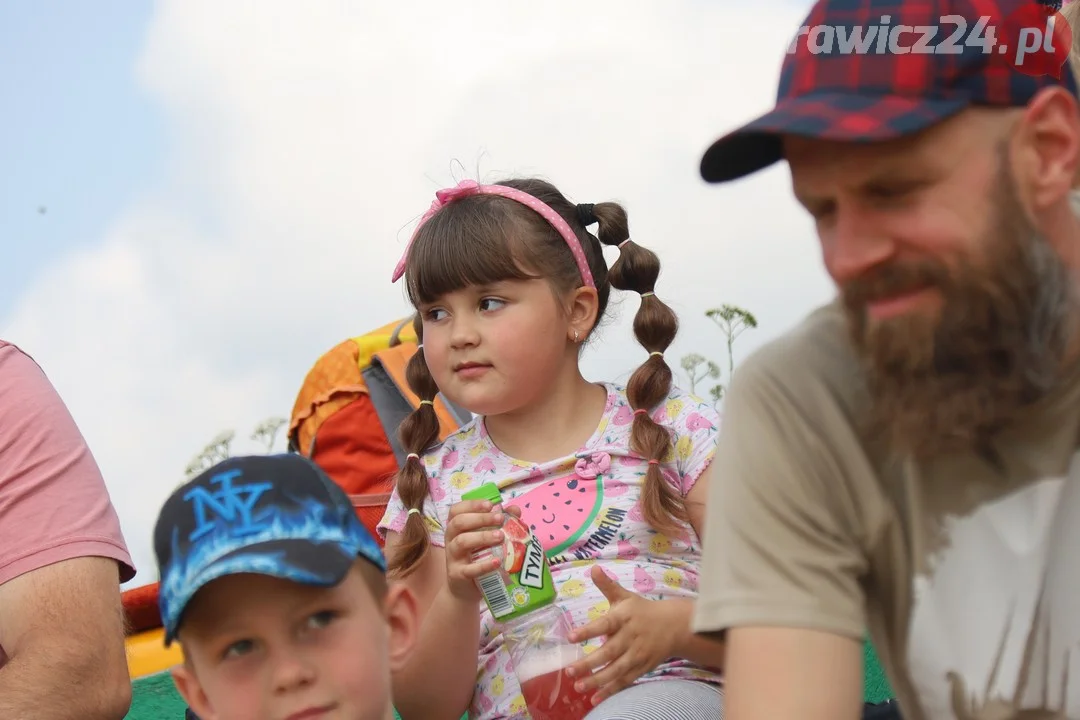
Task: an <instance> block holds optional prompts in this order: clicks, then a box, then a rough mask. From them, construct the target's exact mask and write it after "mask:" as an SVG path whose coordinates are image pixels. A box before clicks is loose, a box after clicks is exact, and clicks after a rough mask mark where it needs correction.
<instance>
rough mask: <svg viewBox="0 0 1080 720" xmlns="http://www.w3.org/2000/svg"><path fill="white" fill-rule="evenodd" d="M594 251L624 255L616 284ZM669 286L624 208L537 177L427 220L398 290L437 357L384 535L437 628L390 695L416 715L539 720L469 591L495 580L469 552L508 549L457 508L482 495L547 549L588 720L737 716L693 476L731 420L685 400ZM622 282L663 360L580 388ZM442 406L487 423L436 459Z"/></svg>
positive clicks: (425, 382)
mask: <svg viewBox="0 0 1080 720" xmlns="http://www.w3.org/2000/svg"><path fill="white" fill-rule="evenodd" d="M594 224H595V225H597V226H598V232H597V234H596V235H595V236H594V235H592V234H591V233H589V231H588V230H586V227H588V226H591V225H594ZM601 243H603V244H604V245H611V246H615V247H617V248H618V249H619V253H620V255H619V259H618V260H617V261H616V262H615V263H614V265H613V266H612V267H611V268H610V269H609V268H608V267H607V264H606V262H605V260H604V256H603V252H602V248H601ZM659 272H660V265H659V261H658V260H657V257H656V255H655V254H653V253H652V252H651V251H649V250H647V249H645V248H643V247H641V246H640V245H638V244H636V243H635V242H634V241H632V240H630V239H629V231H628V229H627V219H626V212H625V211H624V210H623V208H622V207H621V206H619V205H617V204H615V203H600V204H598V205H574V204H572V203H571V202H570V201H568V200H567V199H566V198H565V197H564V196H563V195H562V194H561V193H560V192H559V191H558V190H556V189H555V188H554V187H552V186H551V185H550V184H548V183H547V182H543V181H541V180H512V181H508V182H504V183H501V184H498V185H486V186H482V185H477V184H476V183H475V182H471V181H465V182H463V183H461V184H459V185H458V186H457V187H455V188H452V189H450V190H443V191H440V192H439V193H438V194H437V197H436V200H435V202H434V203H433V205H432V207H431V209H430V210H429V211H428V212H427V214H425V215H424V217H423V218H422V219H421V221H420V226H419V227H418V228H417V230H416V233H415V234H414V236H413V239H412V241H411V243H410V246H409V248H408V249H407V250H406V256H405V257H404V258H402V261H401V263H399V264H398V268H397V271H396V272H395V275H394V280H395V281H396V280H397V279H398V278H399V277H401V276H402V275H404V277H405V283H406V287H407V291H408V294H409V298H410V300H411V301H412V303H413V305H414V306H415V307H416V310H417V320H416V326H417V335H418V336H419V337H420V338H421V342H422V345H421V350H420V352H418V353H417V354H416V355H415V356H414V357H413V359H412V361H411V363H410V365H409V367H408V372H407V374H408V380H409V384H410V386H411V387H412V389H413V391H414V392H415V393H416V394H417V395H418V396H419V397H420V398H421V400H422V403H421V405H420V406H419V407H418V408H417V410H416V411H415V412H413V413H412V414H411V415H409V416H408V417H407V418H406V420H405V422H404V423H403V424H402V426H401V431H400V435H401V439H402V442H403V444H404V445H405V447H406V449H407V450H408V451H409V452H410V453H411V454H410V455H409V457H408V459H407V460H406V462H405V464H404V466H403V467H402V469H401V472H400V474H399V475H398V478H397V487H396V489H395V491H394V494H393V496H392V498H391V500H390V504H389V506H388V508H387V511H386V515H385V516H384V517H383V520H382V522H381V524H380V526H379V531H380V532H381V533H383V535H384V536H385V537H386V550H387V554H388V558H389V561H390V568H391V571H392V572H393V573H394V575H395V576H396V578H397V579H398V580H399V581H401V582H404V583H407V584H408V585H409V586H410V588H411V589H412V590H413V592H414V593H415V594H416V596H417V597H418V598H419V603H420V611H421V613H422V615H423V617H424V622H423V626H422V632H421V634H420V637H421V639H420V641H419V647H418V649H417V651H416V653H415V655H414V656H413V658H412V660H411V662H410V663H409V665H408V667H407V668H406V669H405V671H403V672H402V673H400V674H399V675H398V676H397V677H396V678H395V692H394V695H395V703H396V705H397V707H398V709H399V711H400V712H401V714H402V716H403V717H406V718H412V717H416V718H425V720H439V718H446V720H458V718H460V716H461V714H462V712H463V711H465V710H466V708H467V709H468V711H469V717H470V718H473V719H474V720H496V719H497V718H527V717H528V714H527V711H526V710H525V703H524V700H523V697H522V694H521V690H520V688H519V686H518V682H517V679H516V677H515V675H514V672H513V667H512V665H511V664H510V658H509V653H508V652H507V651H506V649H505V648H504V647H503V641H502V635H501V634H500V633H499V629H498V627H497V625H496V624H495V623H494V621H493V618H492V615H491V613H490V612H489V611H488V609H487V607H486V605H485V604H484V603H483V601H482V598H481V595H480V592H479V590H478V589H477V587H476V584H475V582H474V580H475V578H477V577H478V576H480V575H482V574H484V573H487V572H490V571H491V570H492V569H493V568H494V567H496V566H497V564H498V561H497V560H496V561H494V563H493V562H492V561H490V560H482V561H476V562H474V561H473V560H472V555H473V553H474V552H476V551H477V550H480V549H482V548H485V547H490V546H492V545H494V544H496V543H498V542H499V539H500V537H501V531H498V530H492V528H493V527H498V526H499V523H500V522H501V518H500V517H499V515H498V514H497V513H494V512H492V511H491V505H490V504H488V503H485V502H482V501H475V500H474V501H464V502H463V501H461V496H462V494H463V493H465V492H467V491H469V490H471V489H473V488H475V487H478V486H479V485H482V484H483V483H486V482H495V483H497V484H498V485H499V486H500V488H502V492H503V498H504V503H505V504H506V505H507V506H515V507H516V508H517V509H516V510H513V509H510V510H509V511H511V512H515V513H520V517H521V518H522V519H523V520H524V521H525V522H526V524H528V525H529V526H530V527H531V528H532V529H533V531H534V532H535V533H536V534H537V536H538V537H539V539H540V540H541V542H542V543H543V545H544V548H545V550H546V552H547V555H548V558H549V559H550V564H551V574H552V577H553V578H554V581H555V584H556V587H557V588H558V593H559V595H558V601H559V602H560V604H561V605H562V606H563V607H564V608H566V609H567V610H569V611H570V612H571V614H572V616H573V620H574V626H575V627H576V628H577V633H578V636H577V637H575V638H574V639H575V640H584V641H586V642H585V647H586V651H587V652H589V654H588V655H587V656H586V659H585V660H584V661H582V662H580V663H578V664H577V665H576V666H575V667H574V670H575V677H578V678H580V680H578V682H579V683H582V684H583V685H582V689H583V690H585V691H593V690H595V691H597V692H596V694H595V696H594V702H597V703H599V705H598V706H597V707H596V708H594V710H593V711H592V713H591V714H590V715H589V718H590V720H591V719H593V718H595V719H596V720H601V719H603V720H616V719H626V720H631V719H633V718H649V719H650V720H663V719H664V718H671V719H672V720H674V719H675V718H678V720H698V719H699V718H700V719H701V720H715V719H718V718H720V717H722V714H721V691H720V683H721V679H720V675H719V673H718V671H717V670H715V669H710V666H714V665H718V664H719V662H720V660H719V655H720V650H721V648H720V646H719V644H717V643H713V642H711V641H707V640H703V639H698V638H695V637H694V636H693V634H692V633H691V631H690V615H691V611H692V605H693V599H694V597H695V596H696V594H697V586H698V579H697V567H698V561H699V559H700V551H701V544H700V540H699V537H700V535H701V530H702V516H703V513H704V501H705V494H706V492H707V487H706V484H705V483H703V482H698V480H699V478H700V477H701V475H702V472H703V471H704V470H705V468H706V467H707V466H708V465H709V463H710V461H711V460H712V457H713V451H714V448H715V445H716V436H717V430H718V425H719V418H718V417H717V414H716V412H715V411H714V410H713V408H712V407H711V406H709V405H708V404H706V403H704V402H703V401H701V400H700V399H698V398H696V397H693V396H691V395H686V394H683V393H680V392H678V391H677V390H674V389H673V388H672V384H671V381H672V373H671V369H670V368H669V367H668V364H667V363H666V362H665V360H664V351H665V350H666V349H667V347H668V346H669V345H670V344H671V342H672V340H673V339H674V338H675V334H676V331H677V329H678V321H677V319H676V317H675V314H674V313H673V312H672V311H671V309H670V308H669V307H668V306H667V305H665V304H664V303H663V302H661V301H660V300H659V299H658V298H657V297H656V296H655V295H654V294H653V287H654V284H655V283H656V279H657V276H658V275H659ZM613 287H614V288H617V289H620V290H631V291H634V292H637V293H639V294H640V295H641V306H640V308H639V310H638V312H637V316H636V317H635V318H634V333H635V335H636V336H637V339H638V340H639V342H641V344H642V345H643V346H644V347H645V350H646V351H647V352H648V355H647V357H646V360H645V362H644V364H642V365H641V366H640V367H639V368H638V369H637V370H636V371H635V372H634V373H633V375H632V376H631V377H630V380H629V383H628V385H627V387H625V388H623V387H620V386H618V385H615V384H613V383H597V384H594V383H591V382H589V381H587V380H585V379H584V378H583V377H582V375H581V370H580V368H579V364H578V357H579V354H580V351H581V346H582V344H583V343H584V342H586V341H587V340H588V338H589V336H590V335H591V333H592V332H593V330H594V329H595V327H596V325H597V322H598V320H599V319H600V318H602V317H603V315H604V312H605V310H606V308H607V304H608V298H609V295H610V293H611V288H613ZM440 391H441V392H442V393H443V394H444V395H445V396H446V397H447V398H449V399H450V400H452V401H454V402H455V403H457V404H459V405H461V406H462V407H465V408H467V409H468V410H470V411H472V412H473V413H476V414H477V415H479V416H480V417H478V418H477V419H476V420H474V421H473V422H472V423H469V424H467V425H465V426H464V427H462V428H461V429H460V430H458V431H457V432H456V433H454V434H453V435H451V436H450V437H448V438H447V439H446V440H445V442H443V443H442V444H441V445H438V446H436V444H437V441H438V431H439V426H438V421H437V419H436V416H435V412H434V409H433V407H432V406H431V401H432V400H433V399H434V398H435V396H436V394H437V393H438V392H440ZM605 573H606V574H605ZM593 670H596V672H595V674H590V672H591V671H593ZM639 680H641V682H640V683H638V681H639ZM634 683H638V684H635V685H632V684H634ZM631 685H632V686H631ZM623 688H626V689H623ZM608 698H610V699H608Z"/></svg>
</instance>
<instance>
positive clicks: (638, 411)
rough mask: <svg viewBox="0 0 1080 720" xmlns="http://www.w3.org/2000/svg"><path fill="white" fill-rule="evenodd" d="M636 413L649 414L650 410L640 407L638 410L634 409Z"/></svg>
mask: <svg viewBox="0 0 1080 720" xmlns="http://www.w3.org/2000/svg"><path fill="white" fill-rule="evenodd" d="M634 414H635V415H648V414H649V411H648V410H646V409H645V408H638V409H637V410H635V411H634Z"/></svg>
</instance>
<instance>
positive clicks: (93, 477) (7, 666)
mask: <svg viewBox="0 0 1080 720" xmlns="http://www.w3.org/2000/svg"><path fill="white" fill-rule="evenodd" d="M132 575H134V569H133V568H132V567H131V558H130V556H129V554H128V552H127V548H126V547H125V545H124V538H123V535H122V533H121V531H120V522H119V519H118V518H117V515H116V511H115V509H114V508H113V506H112V503H111V502H110V498H109V493H108V491H107V489H106V487H105V481H104V480H103V479H102V476H101V472H100V470H99V469H98V466H97V463H96V462H95V461H94V458H93V456H92V455H91V453H90V450H89V448H87V446H86V442H85V440H84V439H83V437H82V434H81V433H80V432H79V429H78V427H77V426H76V425H75V421H74V420H73V419H72V417H71V414H70V413H69V412H68V410H67V407H66V406H65V405H64V403H63V401H62V400H61V399H60V396H59V395H58V394H57V392H56V390H55V389H54V388H53V386H52V384H51V383H50V382H49V380H48V378H46V377H45V374H44V373H43V372H42V370H41V368H39V367H38V366H37V364H36V363H34V361H33V360H31V359H30V358H29V357H28V356H27V355H25V354H24V353H22V352H21V351H20V350H19V349H18V348H16V347H14V346H12V345H9V344H7V343H4V342H3V341H0V718H3V720H63V719H66V718H72V719H73V720H74V719H75V718H78V719H79V720H120V718H123V717H124V715H125V713H126V709H127V706H128V704H129V703H130V698H131V687H130V681H129V680H128V677H127V658H126V657H125V653H124V633H123V619H122V612H123V610H122V604H121V600H120V582H122V581H124V580H128V579H130V578H131V577H132ZM5 656H6V658H7V661H6V663H5V661H4V658H5Z"/></svg>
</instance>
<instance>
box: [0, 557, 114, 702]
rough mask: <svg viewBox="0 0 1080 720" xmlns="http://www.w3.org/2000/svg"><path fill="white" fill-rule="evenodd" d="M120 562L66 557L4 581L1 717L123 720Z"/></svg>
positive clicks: (0, 588) (1, 590) (0, 612)
mask: <svg viewBox="0 0 1080 720" xmlns="http://www.w3.org/2000/svg"><path fill="white" fill-rule="evenodd" d="M116 578H117V575H116V561H115V560H111V559H108V558H101V557H82V558H74V559H71V560H64V561H61V562H58V563H54V564H52V565H47V566H45V567H43V568H39V569H37V570H32V571H31V572H28V573H25V574H23V575H20V576H19V577H17V578H15V579H14V580H11V581H9V582H7V583H4V584H3V585H0V646H2V647H3V648H4V650H5V652H6V653H7V655H8V657H9V660H8V662H7V664H5V665H4V666H3V667H0V718H4V719H5V720H69V719H70V720H121V719H122V718H123V717H124V716H125V715H126V714H127V711H128V708H129V706H130V704H131V679H130V678H129V676H128V669H127V658H126V656H125V653H124V619H123V611H122V609H121V604H120V586H119V584H118V583H117V581H116Z"/></svg>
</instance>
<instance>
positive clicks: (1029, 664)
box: [695, 0, 1080, 720]
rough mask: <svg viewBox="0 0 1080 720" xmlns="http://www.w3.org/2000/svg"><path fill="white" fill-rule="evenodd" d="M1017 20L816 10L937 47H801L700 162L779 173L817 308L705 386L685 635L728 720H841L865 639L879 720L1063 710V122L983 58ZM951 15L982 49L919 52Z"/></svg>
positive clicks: (1079, 166)
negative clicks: (695, 643)
mask: <svg viewBox="0 0 1080 720" xmlns="http://www.w3.org/2000/svg"><path fill="white" fill-rule="evenodd" d="M1032 8H1033V5H1032V4H1031V0H1024V1H1023V2H1020V1H1018V0H1012V1H1006V2H1000V3H994V2H988V1H984V0H977V1H976V0H972V2H971V4H968V3H966V2H960V1H959V0H955V1H948V2H941V1H928V2H913V1H912V0H906V1H905V2H891V3H890V2H885V1H884V0H821V1H819V2H817V3H816V4H815V5H814V7H813V9H812V10H811V12H810V15H809V17H808V18H807V20H806V22H805V23H804V27H805V28H811V29H813V28H815V27H818V28H820V27H830V28H833V29H834V31H835V34H836V36H839V35H840V29H844V30H846V31H850V29H852V28H853V25H857V24H858V23H865V24H866V25H865V26H864V28H863V29H864V30H865V29H866V26H869V25H878V24H888V25H889V26H890V27H894V28H895V27H897V26H901V25H906V26H908V30H909V34H910V32H911V29H912V28H914V31H915V32H919V31H920V28H921V27H922V28H924V27H927V26H935V25H937V24H939V23H940V27H939V28H938V31H937V32H936V39H934V40H932V42H931V43H930V49H931V50H933V49H934V48H937V53H934V54H927V53H926V52H922V53H920V52H915V51H914V50H911V51H910V52H908V53H907V54H898V52H895V51H894V49H893V48H891V47H890V48H889V50H888V51H887V52H881V53H878V52H877V51H876V50H875V51H872V52H870V53H869V54H862V55H859V54H850V53H849V54H843V53H842V49H840V48H841V45H840V44H837V43H834V44H833V45H832V48H831V49H830V48H827V47H826V48H825V49H822V48H821V45H820V44H819V45H817V46H816V47H814V48H813V50H810V49H808V48H807V42H806V41H807V34H806V33H801V34H800V35H799V37H798V38H797V39H796V41H795V48H794V51H793V52H792V53H791V54H789V55H788V56H787V58H786V61H785V63H784V67H783V70H782V73H781V80H780V89H779V93H778V100H777V106H776V108H775V109H774V110H773V111H771V112H770V113H768V114H766V115H765V116H763V117H761V118H758V119H757V120H755V121H753V122H751V123H750V124H748V125H746V126H744V127H743V128H741V129H739V130H737V131H735V132H733V133H731V134H729V135H727V136H725V137H723V138H721V139H720V140H718V141H717V142H716V143H715V144H714V145H713V146H712V147H711V148H710V149H709V150H708V152H707V153H706V155H705V157H704V159H703V161H702V174H703V176H704V178H705V179H706V180H709V181H712V182H724V181H728V180H733V179H735V178H738V177H743V176H745V175H748V174H750V173H752V172H755V171H756V170H758V169H761V168H764V167H766V166H769V165H771V164H772V163H774V162H776V161H779V160H781V159H786V160H787V162H788V164H789V166H790V171H791V178H792V186H793V190H794V194H795V196H796V198H797V199H798V201H799V202H800V203H801V204H802V205H803V206H804V207H805V208H806V210H807V211H808V212H809V213H810V215H811V216H812V217H813V218H814V220H815V223H816V228H817V234H818V238H819V241H820V245H821V252H822V257H823V260H824V265H825V268H826V270H827V271H828V273H829V275H830V276H831V277H832V279H833V280H834V282H835V283H836V286H837V289H838V291H839V292H838V298H837V299H836V301H835V302H833V303H830V304H829V305H827V306H825V307H822V308H819V309H818V310H816V311H815V312H813V313H812V314H810V315H809V317H807V318H806V319H805V320H804V321H803V322H802V323H801V324H800V325H799V326H798V327H796V328H795V329H793V330H792V331H791V332H789V333H787V334H786V335H785V336H783V337H781V338H780V339H778V340H776V341H775V342H772V343H771V344H769V345H767V346H766V347H764V348H763V349H761V350H760V351H758V352H757V353H755V354H754V355H753V356H752V357H751V358H749V359H748V360H747V361H746V362H745V363H744V364H743V365H742V366H741V367H740V369H739V370H738V372H737V373H736V375H735V377H734V378H733V380H732V382H731V385H730V387H729V389H728V391H727V394H726V399H725V408H724V410H725V417H724V428H723V431H722V433H721V437H720V440H719V447H718V450H717V453H716V459H715V460H714V462H713V465H712V473H713V475H712V482H711V483H710V498H709V502H708V514H707V521H706V527H707V528H708V530H707V532H706V537H705V550H704V557H703V560H702V567H701V587H700V597H699V600H698V604H697V609H696V617H695V629H696V630H697V631H698V632H700V633H704V634H707V635H709V636H710V637H715V638H723V640H724V641H725V645H726V661H725V673H726V685H725V692H726V700H725V715H726V717H727V718H729V720H787V719H795V718H798V719H799V720H837V719H842V718H851V719H854V718H857V717H859V715H860V712H861V709H862V676H863V655H862V642H863V638H864V637H865V635H866V632H867V631H869V634H870V637H871V639H872V640H873V643H874V646H875V648H876V649H877V651H878V654H879V656H880V658H881V661H882V665H883V666H884V668H885V670H886V673H887V675H888V677H889V679H890V681H891V683H892V685H893V688H894V690H895V692H896V694H897V697H898V699H899V703H900V708H901V711H902V713H903V715H904V717H905V718H906V719H907V720H923V719H931V718H933V719H936V718H965V719H966V718H973V719H978V720H990V719H994V720H1007V719H1008V718H1080V453H1078V448H1080V293H1078V288H1080V221H1078V219H1077V215H1076V213H1075V212H1074V210H1073V208H1072V207H1070V194H1071V190H1072V186H1073V184H1074V178H1075V177H1076V176H1077V171H1078V170H1080V112H1078V104H1077V97H1076V84H1075V80H1074V78H1073V75H1072V73H1071V72H1070V70H1069V67H1068V66H1067V65H1066V66H1065V67H1064V68H1062V69H1061V75H1060V79H1056V78H1055V77H1054V76H1053V74H1052V73H1051V74H1045V73H1044V74H1038V73H1033V72H1031V71H1030V66H1028V67H1027V68H1025V69H1027V70H1028V72H1027V73H1025V72H1020V71H1018V69H1017V67H1015V66H1014V65H1013V64H1010V61H1011V60H1012V59H1013V58H1015V55H1014V54H1013V53H1012V52H1009V48H1008V47H1007V46H1005V44H1006V42H1007V41H1008V40H1010V39H1015V38H1016V37H1017V33H1016V28H1013V32H1012V35H1009V34H1008V33H1007V32H1005V30H1006V28H1007V26H1008V24H1009V22H1011V23H1012V24H1013V25H1016V24H1017V22H1019V21H1023V22H1028V21H1027V20H1024V18H1029V19H1030V18H1032V17H1033V16H1038V17H1037V18H1036V20H1037V21H1038V22H1037V26H1036V25H1035V23H1034V22H1032V23H1031V24H1032V26H1033V29H1037V30H1039V31H1040V32H1041V31H1042V30H1043V28H1044V23H1045V21H1046V15H1045V14H1042V15H1039V14H1038V13H1033V12H1032ZM1040 12H1041V11H1040ZM957 16H961V18H962V19H964V20H965V21H966V28H969V30H968V31H967V32H968V33H973V32H975V31H974V29H973V28H974V27H975V26H976V25H977V22H978V20H979V18H980V17H981V16H989V18H990V22H989V25H990V26H991V28H993V27H994V26H995V25H996V26H997V32H998V37H997V41H998V43H1000V44H1001V46H1005V50H1001V49H1000V47H991V48H989V49H986V48H984V47H981V46H980V45H979V44H978V43H972V42H968V41H966V40H965V39H964V38H963V37H962V38H961V41H960V43H959V45H958V46H954V48H953V49H954V50H955V51H956V54H953V53H952V52H951V51H950V50H949V49H948V48H943V47H941V45H942V44H943V43H944V42H945V41H946V38H947V37H948V36H950V35H951V34H952V32H953V30H954V29H955V28H956V27H957V25H958V23H957V21H956V19H955V18H956V17H957ZM950 17H951V18H952V19H950ZM1007 18H1009V21H1008V22H1006V19H1007ZM1018 18H1019V19H1020V20H1019V21H1018V20H1017V19H1018ZM1059 29H1060V28H1059ZM1077 31H1078V32H1080V28H1078V30H1077ZM812 34H813V31H811V35H812ZM823 34H824V33H822V32H818V35H819V36H821V35H823ZM901 37H903V36H901ZM965 37H966V36H965ZM1040 37H1041V36H1040ZM907 39H908V40H909V41H911V42H907V45H909V46H910V45H911V44H912V43H913V42H914V40H915V39H916V36H911V37H908V38H907ZM818 40H820V37H818ZM1058 41H1060V38H1058V39H1057V40H1054V41H1053V42H1058ZM815 42H816V41H815ZM1045 47H1051V44H1050V43H1049V42H1048V43H1047V45H1046V46H1045ZM1066 47H1067V46H1066ZM1015 49H1016V48H1015V47H1014V48H1012V50H1013V51H1015ZM1042 52H1044V54H1045V50H1042ZM1056 57H1058V58H1062V57H1063V56H1062V55H1060V54H1059V55H1057V56H1056ZM1046 60H1047V58H1046V57H1043V58H1042V61H1044V62H1045V61H1046ZM1032 64H1034V63H1032ZM1060 64H1061V63H1060V61H1059V62H1058V63H1057V65H1058V66H1060ZM1052 69H1053V70H1054V71H1056V70H1057V68H1056V67H1054V68H1052Z"/></svg>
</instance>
